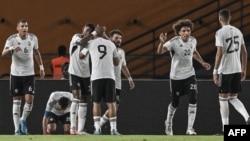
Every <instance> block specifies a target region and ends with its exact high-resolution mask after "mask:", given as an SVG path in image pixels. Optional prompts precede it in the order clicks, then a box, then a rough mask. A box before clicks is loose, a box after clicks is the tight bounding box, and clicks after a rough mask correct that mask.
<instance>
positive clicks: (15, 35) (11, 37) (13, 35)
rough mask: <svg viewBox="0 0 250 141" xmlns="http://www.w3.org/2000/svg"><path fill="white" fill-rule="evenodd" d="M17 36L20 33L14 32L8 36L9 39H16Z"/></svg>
mask: <svg viewBox="0 0 250 141" xmlns="http://www.w3.org/2000/svg"><path fill="white" fill-rule="evenodd" d="M16 37H18V34H12V35H10V36H9V37H8V38H7V40H12V39H14V38H16Z"/></svg>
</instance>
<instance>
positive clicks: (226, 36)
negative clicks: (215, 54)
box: [215, 25, 245, 74]
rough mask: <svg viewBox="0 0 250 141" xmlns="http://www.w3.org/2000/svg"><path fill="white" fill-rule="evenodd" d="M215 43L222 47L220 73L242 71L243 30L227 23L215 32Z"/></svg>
mask: <svg viewBox="0 0 250 141" xmlns="http://www.w3.org/2000/svg"><path fill="white" fill-rule="evenodd" d="M215 39H216V40H215V45H216V46H217V47H222V52H223V55H222V58H221V63H220V66H219V68H218V72H219V73H223V74H232V73H239V72H241V46H242V45H244V44H245V43H244V38H243V35H242V33H241V31H240V30H239V29H238V28H236V27H234V26H231V25H225V26H222V28H220V29H219V30H218V31H217V32H216V34H215Z"/></svg>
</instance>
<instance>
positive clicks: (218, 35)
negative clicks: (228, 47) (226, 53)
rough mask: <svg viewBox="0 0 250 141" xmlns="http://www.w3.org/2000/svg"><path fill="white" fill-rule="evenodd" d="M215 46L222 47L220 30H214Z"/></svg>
mask: <svg viewBox="0 0 250 141" xmlns="http://www.w3.org/2000/svg"><path fill="white" fill-rule="evenodd" d="M215 46H217V47H218V46H220V47H222V46H223V40H222V39H221V36H220V32H218V31H217V32H216V34H215Z"/></svg>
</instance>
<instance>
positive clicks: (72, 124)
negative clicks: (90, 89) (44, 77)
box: [70, 98, 80, 131]
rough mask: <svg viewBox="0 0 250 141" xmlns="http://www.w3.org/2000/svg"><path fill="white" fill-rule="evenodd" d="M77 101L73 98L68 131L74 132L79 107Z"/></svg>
mask: <svg viewBox="0 0 250 141" xmlns="http://www.w3.org/2000/svg"><path fill="white" fill-rule="evenodd" d="M79 101H80V100H79V99H76V98H74V99H73V101H72V103H71V107H70V130H72V131H76V116H77V110H78V105H79Z"/></svg>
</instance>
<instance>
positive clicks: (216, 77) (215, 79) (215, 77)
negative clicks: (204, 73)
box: [213, 74, 219, 86]
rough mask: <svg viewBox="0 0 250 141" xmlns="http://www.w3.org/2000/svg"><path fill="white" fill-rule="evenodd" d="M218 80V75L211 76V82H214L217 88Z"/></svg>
mask: <svg viewBox="0 0 250 141" xmlns="http://www.w3.org/2000/svg"><path fill="white" fill-rule="evenodd" d="M218 79H219V77H218V74H214V75H213V80H214V84H215V85H217V86H218V85H219V80H218Z"/></svg>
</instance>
